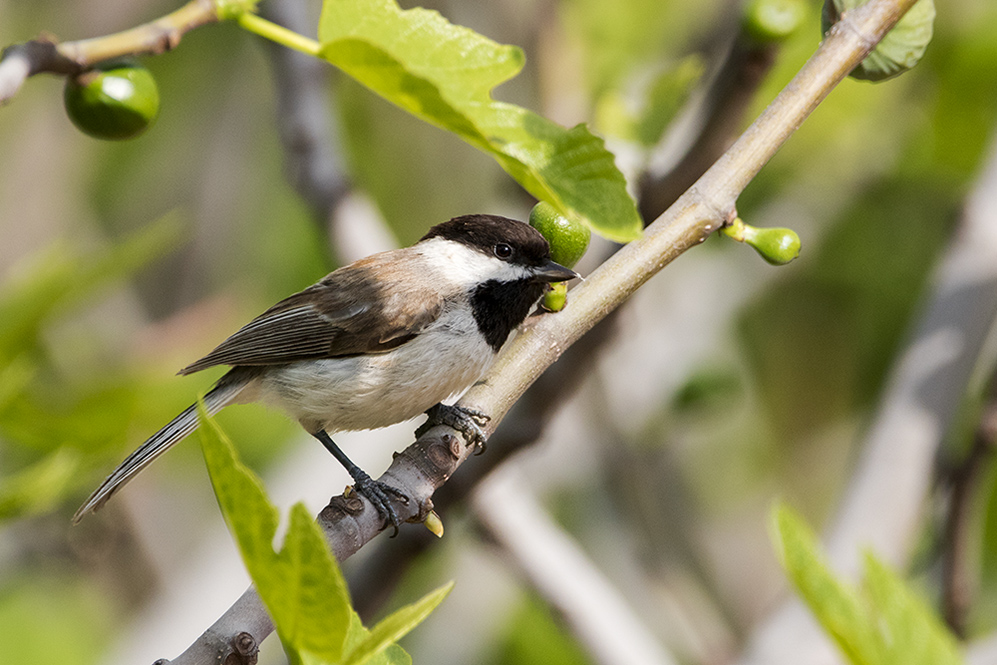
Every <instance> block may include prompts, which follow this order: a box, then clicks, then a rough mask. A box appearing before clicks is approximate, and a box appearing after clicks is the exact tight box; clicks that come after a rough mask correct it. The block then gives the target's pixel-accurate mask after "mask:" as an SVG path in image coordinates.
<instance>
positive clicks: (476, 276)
mask: <svg viewBox="0 0 997 665" xmlns="http://www.w3.org/2000/svg"><path fill="white" fill-rule="evenodd" d="M577 276H578V275H577V274H576V273H575V272H574V271H572V270H570V269H568V268H565V267H564V266H561V265H559V264H557V263H554V262H553V261H552V260H551V259H550V248H549V246H548V244H547V240H546V239H544V237H543V236H542V235H541V234H540V233H539V232H538V231H537V230H536V229H534V228H532V227H531V226H529V225H528V224H524V223H523V222H518V221H515V220H512V219H507V218H505V217H498V216H496V215H467V216H463V217H456V218H454V219H451V220H450V221H448V222H444V223H442V224H438V225H436V226H434V227H432V228H431V229H430V230H429V232H428V233H427V234H426V235H425V236H423V238H422V239H421V240H420V241H419V242H417V243H416V244H415V245H412V246H411V247H406V248H404V249H396V250H391V251H388V252H381V253H379V254H374V255H373V256H369V257H367V258H365V259H361V260H359V261H356V262H355V263H351V264H350V265H348V266H344V267H342V268H339V269H338V270H335V271H333V272H331V273H329V274H328V275H326V276H325V277H324V278H323V279H322V280H321V281H319V282H318V283H317V284H315V285H313V286H310V287H308V288H307V289H305V290H304V291H301V292H300V293H296V294H294V295H292V296H290V297H288V298H285V299H284V300H281V301H280V302H278V303H277V304H276V305H274V306H273V307H271V308H270V309H268V310H267V311H265V312H264V313H263V314H261V315H260V316H258V317H256V318H255V319H253V320H252V321H250V322H249V323H248V324H246V325H245V326H244V327H243V328H242V329H241V330H239V331H238V332H236V333H235V334H234V335H232V336H231V337H229V338H228V339H226V340H225V341H224V342H222V343H221V344H219V345H218V347H217V348H215V349H214V350H213V351H212V352H211V353H209V354H208V355H206V356H204V357H203V358H201V359H200V360H198V361H196V362H194V363H191V364H190V365H188V366H187V367H185V368H183V369H182V370H180V374H191V373H193V372H199V371H201V370H203V369H207V368H209V367H214V366H216V365H229V366H231V367H232V369H230V370H229V371H228V372H227V373H226V374H225V375H224V376H222V377H221V379H219V380H218V383H216V384H215V386H214V387H213V388H212V389H211V390H210V391H209V392H208V393H207V394H206V395H205V396H204V405H205V408H206V410H207V412H208V413H209V414H214V413H217V412H218V411H219V410H220V409H222V408H223V407H225V406H227V405H229V404H237V403H244V402H251V401H261V402H264V403H267V404H273V405H276V406H278V407H280V408H282V409H283V410H284V411H286V412H287V413H289V414H290V415H291V416H292V417H294V418H295V419H296V420H297V421H298V422H299V423H301V426H302V427H304V428H305V430H306V431H307V432H308V433H309V434H311V435H312V436H314V437H315V438H317V439H318V440H319V441H321V442H322V444H323V445H324V446H325V447H326V448H327V449H328V450H329V451H330V452H331V453H332V454H333V455H334V456H335V457H336V459H337V460H339V462H340V463H342V465H343V466H344V467H345V468H346V470H347V471H348V472H349V473H350V475H351V476H352V477H353V480H354V483H355V485H354V487H355V489H356V490H357V491H358V492H359V493H360V494H362V495H364V496H366V497H367V498H368V499H369V500H370V501H371V502H372V503H373V504H374V506H375V507H377V509H378V511H379V513H380V514H381V516H382V517H384V518H385V519H386V520H388V521H390V522H391V524H392V525H393V526H395V528H396V529H397V526H398V522H399V519H398V517H397V515H396V513H395V511H394V509H393V508H392V506H391V503H390V501H389V497H388V495H389V494H390V495H395V496H398V497H399V498H401V499H403V500H404V499H405V497H404V495H403V494H402V493H401V492H399V491H398V490H396V489H395V488H392V487H390V486H389V485H386V484H384V483H381V482H378V481H376V480H373V479H372V478H371V477H370V476H369V475H367V474H366V473H365V472H364V471H363V470H362V469H360V468H359V467H358V466H357V465H355V464H354V463H353V462H351V461H350V459H349V458H348V457H347V456H346V455H345V454H344V453H343V451H342V450H340V448H339V447H338V446H337V445H336V444H335V443H334V442H333V440H332V438H331V437H330V436H329V435H330V433H335V432H341V431H354V430H364V429H375V428H379V427H386V426H388V425H392V424H394V423H397V422H401V421H403V420H407V419H409V418H413V417H415V416H417V415H419V414H420V413H423V412H428V413H429V415H430V417H431V419H434V420H436V421H440V422H445V423H446V424H449V425H453V426H456V427H457V428H458V429H463V430H464V431H465V432H475V431H476V432H478V433H479V434H480V428H478V427H477V423H475V422H474V415H475V414H470V413H468V412H466V411H464V410H462V409H457V407H448V406H445V405H443V404H442V403H441V402H442V400H444V399H446V398H448V397H450V396H452V395H455V394H457V393H460V392H462V391H464V390H465V389H467V388H468V387H469V386H471V385H472V384H473V383H474V382H475V381H477V380H478V379H479V378H481V376H482V375H483V374H484V373H485V371H486V370H487V369H488V367H489V366H490V365H491V364H492V362H493V361H494V360H495V357H496V355H497V354H498V352H499V350H500V349H501V348H502V346H503V345H504V344H505V342H506V340H507V339H508V338H509V334H510V333H511V332H512V331H513V329H515V328H516V327H517V326H518V325H519V324H520V323H522V322H523V320H524V319H526V317H527V316H528V315H529V314H530V312H531V311H532V310H533V308H534V307H535V306H536V304H537V301H538V300H539V299H540V297H541V296H542V295H543V293H544V291H545V290H546V289H548V288H549V286H548V285H549V284H550V283H552V282H561V281H565V280H568V279H571V278H573V277H577ZM434 405H435V406H434ZM197 425H198V418H197V409H196V408H195V406H190V407H188V408H187V409H186V410H185V411H184V412H183V413H181V414H180V415H178V416H177V417H176V418H174V419H173V420H172V421H170V423H169V424H167V425H166V426H165V427H163V428H162V429H161V430H159V431H158V432H156V433H155V434H153V435H152V436H151V437H150V438H149V439H148V440H147V441H146V442H145V443H143V444H142V445H141V446H139V448H138V449H137V450H136V451H135V452H133V453H132V454H131V455H129V456H128V457H127V458H126V459H125V460H124V462H122V463H121V465H120V466H119V467H118V468H117V469H115V470H114V472H113V473H112V474H111V475H110V476H108V477H107V479H106V480H105V481H104V482H103V484H102V485H101V486H100V487H98V488H97V490H96V491H94V493H93V494H91V495H90V498H89V499H87V500H86V502H85V503H84V504H83V505H82V506H81V507H80V509H79V510H78V511H76V514H75V516H74V517H73V521H74V522H78V521H79V520H80V519H81V518H82V517H83V516H84V515H86V514H87V513H89V512H92V511H94V510H97V509H98V508H100V507H101V506H102V505H103V504H104V503H105V502H106V501H107V500H108V499H109V498H110V497H111V496H112V495H113V494H114V493H115V492H116V491H118V489H120V488H121V487H122V486H123V485H124V484H125V483H127V482H128V481H129V480H131V479H132V478H133V477H134V476H135V474H137V473H138V472H139V471H141V470H142V469H144V468H145V467H146V466H147V465H148V464H150V463H151V462H152V461H153V460H155V459H156V458H157V457H159V456H160V455H161V454H163V453H164V452H165V451H166V450H167V449H168V448H169V447H170V446H172V445H173V444H175V443H177V442H178V441H180V440H181V439H183V438H184V437H186V436H187V435H188V434H190V433H191V432H192V431H194V430H195V429H196V428H197Z"/></svg>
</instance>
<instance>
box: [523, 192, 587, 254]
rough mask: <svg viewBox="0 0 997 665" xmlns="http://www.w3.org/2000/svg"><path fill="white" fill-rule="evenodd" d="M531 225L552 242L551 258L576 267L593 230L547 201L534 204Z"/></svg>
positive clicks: (531, 212)
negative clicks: (563, 213) (562, 212)
mask: <svg viewBox="0 0 997 665" xmlns="http://www.w3.org/2000/svg"><path fill="white" fill-rule="evenodd" d="M530 226H532V227H533V228H535V229H536V230H537V231H539V232H540V233H541V234H543V237H544V238H546V239H547V242H549V243H550V258H552V259H554V261H556V262H557V263H560V264H561V265H562V266H564V267H566V268H574V267H575V264H576V263H578V259H580V258H582V255H583V254H585V250H586V249H588V246H589V240H590V239H591V238H592V232H591V231H590V230H589V227H587V226H585V225H584V224H582V223H581V222H579V221H578V220H575V219H571V218H568V217H565V216H564V215H562V214H561V213H559V212H558V211H557V209H555V208H554V206H552V205H551V204H549V203H547V202H546V201H541V202H540V203H538V204H536V205H535V206H533V210H531V211H530Z"/></svg>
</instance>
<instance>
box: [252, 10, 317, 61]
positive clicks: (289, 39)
mask: <svg viewBox="0 0 997 665" xmlns="http://www.w3.org/2000/svg"><path fill="white" fill-rule="evenodd" d="M235 20H236V23H238V24H239V26H240V27H242V28H243V29H245V30H248V31H249V32H252V33H254V34H257V35H259V36H260V37H265V38H267V39H269V40H270V41H273V42H276V43H278V44H280V45H281V46H286V47H287V48H289V49H293V50H295V51H300V52H301V53H304V54H306V55H311V56H315V57H318V55H319V51H321V49H322V45H321V44H320V43H319V42H317V41H316V40H314V39H309V38H308V37H305V36H304V35H301V34H298V33H297V32H294V31H293V30H288V29H287V28H285V27H284V26H282V25H277V24H276V23H273V22H271V21H268V20H266V19H265V18H262V17H260V16H257V15H256V14H252V13H249V12H244V13H242V14H239V16H238V17H237V18H236V19H235Z"/></svg>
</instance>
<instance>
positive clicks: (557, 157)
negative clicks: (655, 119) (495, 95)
mask: <svg viewBox="0 0 997 665" xmlns="http://www.w3.org/2000/svg"><path fill="white" fill-rule="evenodd" d="M319 40H320V41H321V43H322V51H321V55H322V57H323V58H325V59H326V60H328V61H329V62H331V63H332V64H334V65H336V66H337V67H339V68H340V69H342V70H343V71H344V72H346V73H347V74H349V75H350V76H352V77H353V78H354V79H356V80H357V81H359V82H360V83H362V84H363V85H365V86H366V87H368V88H370V89H371V90H373V91H374V92H376V93H377V94H379V95H381V96H382V97H384V98H385V99H387V100H388V101H390V102H392V103H393V104H396V105H397V106H399V107H401V108H402V109H404V110H406V111H408V112H409V113H412V114H413V115H415V116H416V117H419V118H421V119H422V120H425V121H426V122H429V123H431V124H434V125H436V126H438V127H441V128H443V129H446V130H448V131H451V132H453V133H454V134H456V135H457V136H459V137H460V138H461V139H463V140H464V141H466V142H467V143H469V144H471V145H473V146H474V147H476V148H478V149H479V150H482V151H484V152H486V153H488V154H490V155H491V156H492V157H494V158H495V160H496V161H498V163H499V165H500V166H501V167H502V168H503V169H505V171H506V172H508V173H509V174H510V175H511V176H512V177H513V178H515V179H516V181H517V182H519V183H520V184H521V185H522V186H523V187H524V188H525V189H526V190H527V191H529V192H530V193H531V194H533V195H534V196H535V197H537V198H538V199H541V200H544V201H547V202H549V203H550V204H551V205H553V206H554V207H556V208H557V209H558V210H559V211H561V212H562V213H563V214H564V215H566V216H569V217H575V218H577V219H580V220H581V221H583V222H584V223H586V224H588V225H589V226H590V227H591V228H592V229H593V230H594V231H595V232H596V233H598V234H600V235H602V236H604V237H606V238H609V239H611V240H616V241H619V242H627V241H629V240H633V239H634V238H637V237H639V236H640V231H641V220H640V216H639V214H638V213H637V209H636V206H635V205H634V202H633V200H632V199H631V198H630V196H629V194H627V192H626V181H625V180H624V178H623V175H622V174H621V173H620V172H619V170H618V169H617V168H616V165H615V163H614V159H613V155H612V153H610V152H609V151H608V150H606V148H605V145H604V144H603V141H602V139H600V138H598V137H596V136H594V135H593V134H591V133H590V132H589V131H588V130H587V129H586V128H585V127H584V126H581V125H579V126H576V127H574V128H572V129H565V128H563V127H561V126H560V125H557V124H556V123H553V122H551V121H549V120H547V119H546V118H544V117H542V116H540V115H537V114H536V113H533V112H532V111H529V110H527V109H524V108H521V107H518V106H515V105H513V104H507V103H504V102H498V101H495V100H493V99H492V98H491V90H492V89H493V88H494V87H495V86H497V85H499V84H500V83H503V82H505V81H507V80H509V79H510V78H512V77H513V76H515V75H516V74H518V73H519V71H520V69H522V66H523V61H524V59H523V54H522V51H521V50H520V49H518V48H516V47H513V46H503V45H501V44H497V43H495V42H493V41H492V40H490V39H487V38H486V37H483V36H481V35H479V34H477V33H476V32H474V31H473V30H470V29H468V28H464V27H461V26H456V25H453V24H451V23H449V22H448V21H447V20H446V19H444V18H443V17H442V16H440V14H438V13H437V12H435V11H430V10H426V9H422V8H416V9H410V10H402V9H400V8H399V7H398V5H397V4H396V3H395V2H394V0H349V1H347V0H326V1H325V3H324V5H323V9H322V18H321V20H320V23H319Z"/></svg>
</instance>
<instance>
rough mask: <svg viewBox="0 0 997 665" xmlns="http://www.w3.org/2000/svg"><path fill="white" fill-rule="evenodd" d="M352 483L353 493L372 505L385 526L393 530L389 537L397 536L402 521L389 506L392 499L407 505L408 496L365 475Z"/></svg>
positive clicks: (391, 506)
mask: <svg viewBox="0 0 997 665" xmlns="http://www.w3.org/2000/svg"><path fill="white" fill-rule="evenodd" d="M353 481H354V482H353V489H354V491H356V493H357V494H360V495H362V496H364V497H366V498H367V500H368V501H370V502H371V503H372V504H374V508H376V509H377V513H378V515H380V516H381V517H382V518H383V519H384V521H385V526H387V525H388V524H390V525H391V528H392V529H393V533H392V534H391V537H392V538H394V537H395V536H397V535H398V526H399V525H400V524H401V523H402V520H401V518H399V517H398V513H397V512H395V508H394V506H393V505H391V504H392V497H393V498H394V499H395V500H397V501H400V502H401V503H403V504H407V503H408V502H409V497H408V495H407V494H405V493H404V492H402V491H401V490H400V489H397V488H395V487H392V486H391V485H388V484H387V483H382V482H381V481H379V480H374V479H373V478H371V477H370V476H368V475H367V474H366V473H364V474H363V475H361V476H360V477H359V478H354V479H353Z"/></svg>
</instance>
